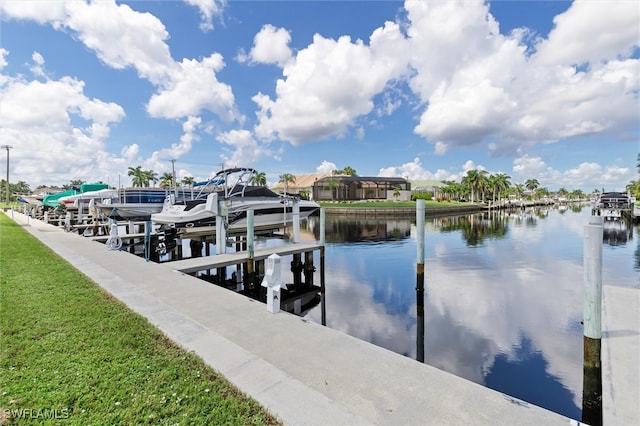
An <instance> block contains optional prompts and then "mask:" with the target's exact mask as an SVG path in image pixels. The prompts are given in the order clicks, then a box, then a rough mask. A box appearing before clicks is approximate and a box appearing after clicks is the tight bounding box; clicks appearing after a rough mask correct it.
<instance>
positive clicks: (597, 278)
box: [582, 216, 603, 426]
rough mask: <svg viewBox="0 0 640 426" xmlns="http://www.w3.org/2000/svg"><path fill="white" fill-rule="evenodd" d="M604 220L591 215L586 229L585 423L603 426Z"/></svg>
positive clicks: (583, 411) (584, 320)
mask: <svg viewBox="0 0 640 426" xmlns="http://www.w3.org/2000/svg"><path fill="white" fill-rule="evenodd" d="M602 224H603V221H602V217H599V216H592V217H591V218H590V220H589V224H588V225H585V227H584V312H583V322H584V338H583V339H584V340H583V342H584V343H583V344H584V346H583V349H584V351H583V352H584V358H583V384H582V421H583V422H584V423H587V424H590V425H592V426H596V425H601V424H602V369H601V364H600V350H601V340H602V321H601V311H602V234H603V225H602Z"/></svg>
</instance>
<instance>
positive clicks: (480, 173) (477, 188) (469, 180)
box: [462, 170, 488, 203]
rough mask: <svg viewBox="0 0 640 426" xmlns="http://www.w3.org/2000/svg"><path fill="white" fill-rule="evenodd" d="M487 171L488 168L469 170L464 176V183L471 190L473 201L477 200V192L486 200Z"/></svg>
mask: <svg viewBox="0 0 640 426" xmlns="http://www.w3.org/2000/svg"><path fill="white" fill-rule="evenodd" d="M486 175H487V171H486V170H469V171H468V172H467V174H466V176H465V177H463V178H462V183H463V185H467V187H468V188H469V189H470V190H471V202H472V203H474V202H475V195H476V193H478V194H482V199H483V201H484V191H485V189H486V188H487V186H488V185H487V182H488V180H487V177H486Z"/></svg>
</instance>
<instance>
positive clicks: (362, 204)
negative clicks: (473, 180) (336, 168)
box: [318, 201, 473, 209]
mask: <svg viewBox="0 0 640 426" xmlns="http://www.w3.org/2000/svg"><path fill="white" fill-rule="evenodd" d="M318 204H320V206H322V207H337V208H378V209H380V208H392V209H397V208H405V207H413V208H415V206H416V202H415V201H351V202H349V201H331V202H327V201H320V202H319V203H318ZM424 205H425V207H427V208H429V207H460V206H465V207H466V206H472V205H473V204H472V203H458V202H453V201H425V203H424Z"/></svg>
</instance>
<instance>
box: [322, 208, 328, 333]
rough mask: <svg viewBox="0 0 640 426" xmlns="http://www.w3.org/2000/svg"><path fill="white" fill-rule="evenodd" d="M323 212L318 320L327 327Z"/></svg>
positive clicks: (323, 215) (323, 214)
mask: <svg viewBox="0 0 640 426" xmlns="http://www.w3.org/2000/svg"><path fill="white" fill-rule="evenodd" d="M324 219H325V212H324V208H321V209H320V318H321V321H322V325H324V326H326V325H327V306H326V296H325V286H324V244H325V235H324V234H325V229H326V228H325V223H324Z"/></svg>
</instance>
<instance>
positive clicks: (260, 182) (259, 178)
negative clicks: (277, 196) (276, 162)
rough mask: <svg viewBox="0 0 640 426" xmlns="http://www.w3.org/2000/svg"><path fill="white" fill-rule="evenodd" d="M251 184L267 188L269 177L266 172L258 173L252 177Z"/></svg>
mask: <svg viewBox="0 0 640 426" xmlns="http://www.w3.org/2000/svg"><path fill="white" fill-rule="evenodd" d="M249 183H251V184H252V185H257V186H267V175H266V174H265V173H264V172H256V173H255V174H254V175H253V176H251V180H250V181H249Z"/></svg>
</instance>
